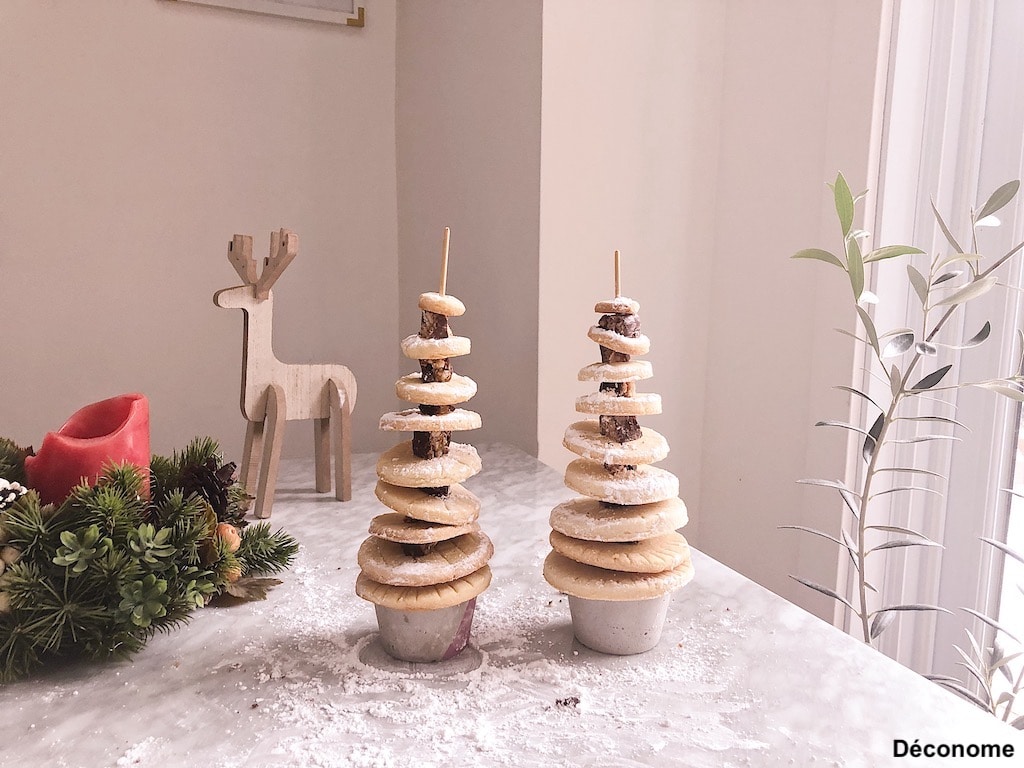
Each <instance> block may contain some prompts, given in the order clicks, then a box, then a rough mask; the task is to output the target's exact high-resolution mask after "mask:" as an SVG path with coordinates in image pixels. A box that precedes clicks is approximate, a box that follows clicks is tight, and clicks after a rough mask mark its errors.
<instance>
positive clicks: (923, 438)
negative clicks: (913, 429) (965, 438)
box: [892, 435, 960, 445]
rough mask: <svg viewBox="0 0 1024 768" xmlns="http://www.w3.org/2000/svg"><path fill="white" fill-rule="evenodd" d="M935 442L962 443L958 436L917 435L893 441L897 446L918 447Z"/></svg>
mask: <svg viewBox="0 0 1024 768" xmlns="http://www.w3.org/2000/svg"><path fill="white" fill-rule="evenodd" d="M933 440H953V441H954V442H960V438H959V437H957V436H956V435H916V436H914V437H905V438H902V439H900V440H893V441H892V442H893V443H896V444H897V445H916V444H917V443H930V442H931V441H933Z"/></svg>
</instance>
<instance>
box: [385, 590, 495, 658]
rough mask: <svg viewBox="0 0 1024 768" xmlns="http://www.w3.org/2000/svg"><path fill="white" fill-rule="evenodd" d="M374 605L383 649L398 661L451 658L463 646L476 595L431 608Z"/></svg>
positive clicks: (469, 625) (470, 625) (474, 607)
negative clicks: (403, 608) (412, 609)
mask: <svg viewBox="0 0 1024 768" xmlns="http://www.w3.org/2000/svg"><path fill="white" fill-rule="evenodd" d="M374 608H375V609H376V611H377V625H378V626H379V627H380V641H381V645H383V646H384V650H386V651H387V652H388V653H389V654H390V655H391V656H393V657H394V658H396V659H399V660H401V661H411V662H417V663H430V662H435V661H447V660H448V659H451V658H454V657H455V656H457V655H458V654H459V652H460V651H461V650H462V649H463V648H465V647H466V643H468V642H469V635H470V631H471V629H472V626H473V613H474V610H475V609H476V598H475V597H474V598H473V599H472V600H467V601H466V602H464V603H459V604H458V605H453V606H450V607H448V608H438V609H435V610H431V611H400V610H396V609H394V608H385V607H383V606H380V605H375V606H374Z"/></svg>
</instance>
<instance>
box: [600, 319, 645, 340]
mask: <svg viewBox="0 0 1024 768" xmlns="http://www.w3.org/2000/svg"><path fill="white" fill-rule="evenodd" d="M597 324H598V326H600V327H601V328H604V329H605V330H606V331H614V332H615V333H617V334H619V335H620V336H628V337H629V338H631V339H635V338H636V337H637V336H639V335H640V318H639V317H638V316H637V315H601V319H600V320H598V321H597Z"/></svg>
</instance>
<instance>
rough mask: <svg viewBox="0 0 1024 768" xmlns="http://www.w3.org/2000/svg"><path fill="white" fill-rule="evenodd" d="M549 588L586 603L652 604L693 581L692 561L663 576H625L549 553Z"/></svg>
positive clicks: (634, 574)
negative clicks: (639, 602) (613, 601)
mask: <svg viewBox="0 0 1024 768" xmlns="http://www.w3.org/2000/svg"><path fill="white" fill-rule="evenodd" d="M544 578H545V579H546V580H547V582H548V584H550V585H551V586H552V587H554V588H555V589H557V590H558V591H559V592H563V593H565V594H567V595H572V596H573V597H582V598H584V599H586V600H649V599H650V598H652V597H660V596H661V595H663V594H665V593H666V592H671V591H673V590H675V589H679V588H680V587H682V586H683V585H685V584H686V583H687V582H689V581H690V579H692V578H693V564H692V563H691V560H690V558H689V557H687V558H686V561H685V562H683V563H682V564H681V565H678V566H676V567H675V568H673V569H672V570H670V571H662V572H661V573H623V572H622V571H609V570H607V569H605V568H595V567H594V566H592V565H584V564H583V563H577V562H576V561H575V560H570V559H569V558H568V557H565V556H564V555H560V554H558V553H557V552H549V553H548V556H547V558H546V559H545V560H544Z"/></svg>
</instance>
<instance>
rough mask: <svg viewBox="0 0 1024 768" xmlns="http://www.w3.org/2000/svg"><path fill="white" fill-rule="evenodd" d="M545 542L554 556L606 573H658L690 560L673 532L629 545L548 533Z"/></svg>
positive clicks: (628, 543) (684, 540)
mask: <svg viewBox="0 0 1024 768" xmlns="http://www.w3.org/2000/svg"><path fill="white" fill-rule="evenodd" d="M548 540H549V541H550V542H551V548H552V549H553V550H555V552H558V553H559V554H562V555H565V556H566V557H568V558H569V559H570V560H575V561H576V562H577V563H583V564H584V565H592V566H594V567H595V568H605V569H607V570H609V571H626V572H627V573H661V572H662V571H670V570H672V569H673V568H675V567H676V566H678V565H681V564H682V563H683V562H684V561H686V560H689V559H690V548H689V547H688V546H687V545H686V539H684V538H683V537H682V536H681V535H680V534H678V533H676V532H675V531H672V532H671V533H666V534H664V535H662V536H656V537H655V538H653V539H644V540H642V541H629V542H607V541H586V540H584V539H574V538H570V537H569V536H566V535H565V534H562V533H559V532H558V531H552V532H551V535H550V536H549V538H548Z"/></svg>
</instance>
